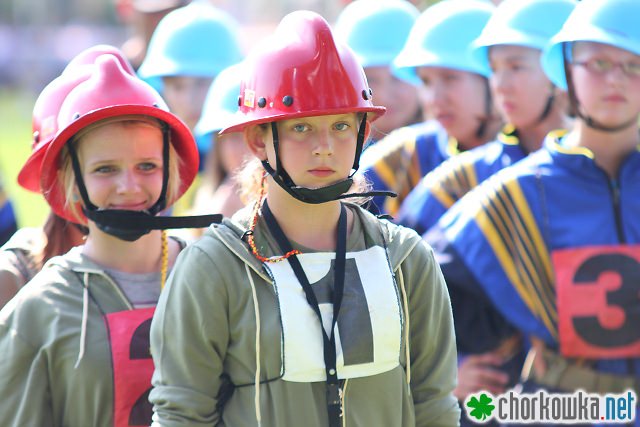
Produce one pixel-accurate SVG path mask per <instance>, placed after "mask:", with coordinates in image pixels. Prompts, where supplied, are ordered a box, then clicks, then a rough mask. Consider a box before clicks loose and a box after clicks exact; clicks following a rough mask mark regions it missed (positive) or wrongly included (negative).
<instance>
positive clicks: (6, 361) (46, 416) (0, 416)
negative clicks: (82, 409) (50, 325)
mask: <svg viewBox="0 0 640 427" xmlns="http://www.w3.org/2000/svg"><path fill="white" fill-rule="evenodd" d="M17 301H18V300H17V299H16V300H14V301H11V302H10V303H9V304H8V305H6V306H5V307H4V308H3V310H2V311H0V355H1V356H0V425H2V426H6V427H20V426H45V425H51V423H52V420H53V414H52V409H51V408H52V405H51V396H50V394H49V393H50V391H49V390H50V387H49V383H48V378H49V377H50V373H49V372H48V369H47V366H48V363H47V355H46V352H45V351H44V349H42V348H38V346H36V345H34V344H33V343H30V342H29V341H28V339H27V338H28V337H25V336H23V335H22V333H21V328H20V324H21V322H20V319H21V318H22V320H24V321H28V317H29V316H28V315H27V314H28V313H25V311H27V310H26V307H24V306H23V305H19V304H17ZM27 302H28V301H27ZM26 305H29V304H26ZM31 320H33V319H31Z"/></svg>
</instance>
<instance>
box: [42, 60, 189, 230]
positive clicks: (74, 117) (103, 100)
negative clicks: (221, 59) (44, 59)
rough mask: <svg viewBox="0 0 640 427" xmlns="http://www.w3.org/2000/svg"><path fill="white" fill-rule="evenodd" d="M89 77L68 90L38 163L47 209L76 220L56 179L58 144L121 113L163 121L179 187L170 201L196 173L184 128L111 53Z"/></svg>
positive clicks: (58, 155)
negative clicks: (174, 156)
mask: <svg viewBox="0 0 640 427" xmlns="http://www.w3.org/2000/svg"><path fill="white" fill-rule="evenodd" d="M92 70H93V71H92V72H91V76H90V77H89V78H88V79H87V80H85V81H84V82H82V83H80V84H78V85H77V86H76V87H75V88H74V89H73V90H71V92H70V93H69V94H68V96H67V97H66V99H65V100H64V102H63V103H62V105H61V107H60V111H59V113H58V122H57V126H58V129H59V131H58V133H57V135H56V136H55V138H54V139H53V141H51V144H50V145H49V147H48V148H47V150H46V153H45V155H44V159H43V161H42V166H41V176H40V187H41V188H42V191H43V194H44V196H45V199H46V200H47V202H48V203H49V205H50V206H51V208H52V209H53V211H54V212H55V213H56V214H58V215H59V216H62V217H64V218H66V219H68V220H70V221H73V222H77V221H78V220H77V218H75V217H74V216H73V215H72V214H71V212H70V211H69V210H68V209H66V208H65V201H66V198H65V189H64V188H63V184H62V183H61V182H60V180H59V179H58V170H59V168H60V154H61V151H62V148H63V147H64V145H65V144H66V143H67V142H69V140H70V139H71V138H72V137H73V136H74V135H75V134H76V133H78V132H79V131H80V130H81V129H83V128H85V127H87V126H89V125H91V124H93V123H96V122H98V121H100V120H104V119H108V118H112V117H118V116H125V115H141V116H150V117H154V118H156V119H159V120H161V121H163V122H165V123H166V124H167V125H168V126H169V129H170V138H171V144H172V145H173V147H174V148H175V150H176V152H177V155H178V156H179V158H180V159H181V162H180V188H179V189H178V192H177V194H176V197H175V199H172V200H167V205H170V204H172V203H173V202H175V200H176V199H177V198H178V197H180V196H181V195H182V194H184V192H185V191H186V190H187V189H188V188H189V186H190V185H191V183H192V182H193V179H194V178H195V176H196V174H197V172H198V150H197V148H196V144H195V141H194V138H193V135H192V134H191V132H190V131H189V128H188V127H187V126H186V125H185V124H184V123H183V122H182V121H181V120H180V119H179V118H178V117H176V116H175V115H173V114H172V113H170V112H169V108H168V107H167V105H166V104H165V102H164V100H163V99H162V97H161V96H160V95H159V94H158V92H156V91H155V90H154V89H153V88H152V87H151V86H149V85H148V84H147V83H145V82H143V81H142V80H140V79H138V78H137V77H134V76H132V75H130V74H129V73H127V72H126V71H125V70H124V69H123V68H122V66H121V65H120V62H119V61H118V59H117V58H116V57H114V56H113V55H102V56H100V57H98V58H97V59H96V61H95V66H94V67H93V68H92Z"/></svg>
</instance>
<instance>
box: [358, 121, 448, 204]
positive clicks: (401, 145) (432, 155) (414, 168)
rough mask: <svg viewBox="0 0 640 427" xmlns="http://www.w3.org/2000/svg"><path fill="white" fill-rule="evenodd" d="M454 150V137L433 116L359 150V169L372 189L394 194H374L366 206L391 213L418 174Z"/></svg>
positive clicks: (424, 172) (431, 168)
mask: <svg viewBox="0 0 640 427" xmlns="http://www.w3.org/2000/svg"><path fill="white" fill-rule="evenodd" d="M457 152H458V149H457V141H456V140H455V139H453V138H449V136H448V135H447V133H446V131H445V130H444V129H443V128H442V126H440V124H439V123H438V122H437V121H435V120H431V121H428V122H424V123H420V124H416V125H412V126H407V127H403V128H400V129H397V130H395V131H393V132H391V133H390V134H389V135H388V136H387V137H385V138H383V139H382V140H380V141H378V142H377V143H376V144H375V145H373V146H371V147H369V148H368V149H366V150H365V151H364V152H363V154H362V159H361V161H360V172H359V173H361V174H364V176H365V177H366V178H367V180H368V181H369V182H371V183H372V186H373V189H374V190H389V191H394V192H396V193H397V194H398V197H397V198H390V197H385V196H377V197H374V198H373V201H372V203H371V206H370V208H369V210H370V211H372V212H373V213H387V214H390V215H395V214H396V213H397V211H398V209H399V208H400V204H401V203H402V200H404V198H405V197H407V195H408V194H409V192H410V191H411V190H412V189H413V188H414V187H415V186H416V185H417V184H418V182H419V181H420V180H421V179H422V177H423V176H425V175H426V174H427V173H429V172H430V171H431V170H433V169H434V168H435V167H436V166H438V165H439V164H440V163H442V162H443V161H444V160H446V159H448V158H449V157H451V156H452V155H454V154H457Z"/></svg>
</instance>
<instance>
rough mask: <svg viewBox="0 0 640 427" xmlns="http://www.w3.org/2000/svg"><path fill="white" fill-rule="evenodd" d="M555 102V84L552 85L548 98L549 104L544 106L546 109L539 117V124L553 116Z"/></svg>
mask: <svg viewBox="0 0 640 427" xmlns="http://www.w3.org/2000/svg"><path fill="white" fill-rule="evenodd" d="M555 100H556V93H555V86H554V84H553V83H551V93H550V94H549V96H548V97H547V102H546V103H545V104H544V109H543V110H542V113H541V114H540V116H539V117H538V121H537V123H538V124H540V123H542V122H544V121H545V120H546V119H547V117H549V114H551V109H552V108H553V104H554V102H555Z"/></svg>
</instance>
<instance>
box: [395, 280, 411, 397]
mask: <svg viewBox="0 0 640 427" xmlns="http://www.w3.org/2000/svg"><path fill="white" fill-rule="evenodd" d="M398 282H400V292H402V309H403V310H404V318H405V321H404V323H405V325H404V353H405V356H404V357H405V359H406V363H407V371H406V372H407V387H409V386H410V385H411V352H410V348H409V328H410V323H409V302H408V299H407V290H406V289H405V286H404V275H403V274H402V268H399V269H398ZM409 388H410V387H409Z"/></svg>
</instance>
